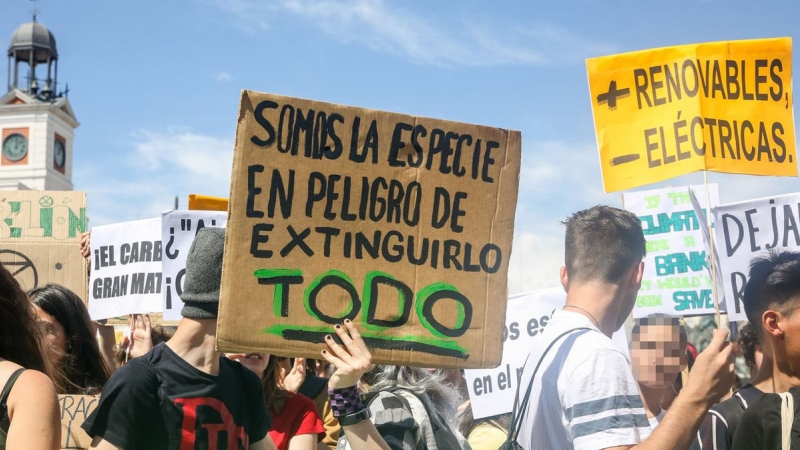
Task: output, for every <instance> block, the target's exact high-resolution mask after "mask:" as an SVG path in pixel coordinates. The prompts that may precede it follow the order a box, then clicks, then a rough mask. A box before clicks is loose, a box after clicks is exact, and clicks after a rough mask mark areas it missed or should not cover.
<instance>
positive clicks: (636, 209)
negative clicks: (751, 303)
mask: <svg viewBox="0 0 800 450" xmlns="http://www.w3.org/2000/svg"><path fill="white" fill-rule="evenodd" d="M691 189H692V190H693V191H694V192H695V195H696V197H697V199H698V201H699V202H700V206H701V207H703V208H706V207H707V205H706V199H707V198H710V202H711V206H716V205H718V204H719V188H718V186H717V185H716V184H709V185H708V191H709V195H708V196H706V192H705V189H704V187H703V186H691ZM623 201H624V204H625V209H627V210H628V211H631V212H633V213H635V214H636V215H637V216H639V219H640V220H641V221H642V230H643V231H644V237H645V239H646V240H647V256H646V257H645V260H644V261H645V264H644V276H643V277H642V287H641V289H640V290H639V295H638V297H637V298H636V306H635V307H634V309H633V317H635V318H640V317H645V316H648V315H650V314H654V313H662V314H667V315H670V316H696V315H701V314H714V312H715V308H714V297H713V291H712V280H711V273H710V272H709V267H708V246H707V245H706V242H705V240H704V239H703V229H704V227H706V222H705V220H703V219H702V218H700V219H698V217H697V214H696V213H695V210H694V207H693V206H692V200H691V197H690V195H689V187H680V188H666V189H655V190H650V191H641V192H632V193H629V194H624V195H623Z"/></svg>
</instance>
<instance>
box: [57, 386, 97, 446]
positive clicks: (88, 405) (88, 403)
mask: <svg viewBox="0 0 800 450" xmlns="http://www.w3.org/2000/svg"><path fill="white" fill-rule="evenodd" d="M99 401H100V397H96V396H93V395H59V396H58V403H59V407H60V408H59V409H60V410H61V449H62V450H66V449H88V448H89V445H91V443H92V438H91V437H89V435H88V434H86V432H85V431H83V429H82V428H81V424H83V421H84V420H86V418H87V417H89V415H90V414H91V413H92V411H94V410H95V409H96V408H97V405H98V403H99Z"/></svg>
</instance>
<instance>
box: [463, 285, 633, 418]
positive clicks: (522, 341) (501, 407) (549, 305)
mask: <svg viewBox="0 0 800 450" xmlns="http://www.w3.org/2000/svg"><path fill="white" fill-rule="evenodd" d="M566 300H567V295H566V293H565V292H564V290H563V289H562V288H551V289H543V290H540V291H534V292H528V293H525V294H519V295H513V296H511V297H510V298H509V299H508V310H507V312H506V326H505V329H504V330H503V331H502V334H503V342H504V343H503V360H502V362H501V363H500V366H499V367H497V368H496V369H476V370H465V371H464V378H465V379H466V381H467V391H468V393H469V399H470V402H471V403H472V414H473V415H474V417H475V419H481V418H484V417H489V416H495V415H498V414H505V413H510V412H511V410H512V408H513V407H514V396H515V395H516V393H517V388H518V385H519V377H520V376H521V375H522V369H523V366H524V365H525V360H526V358H527V357H528V353H530V351H531V348H532V345H534V344H532V340H533V339H534V338H535V337H536V336H539V335H540V334H541V333H542V332H544V329H545V328H546V327H547V323H548V322H549V321H550V319H551V318H552V317H553V313H554V312H555V311H556V310H559V309H561V308H562V307H563V306H564V304H565V303H566ZM612 340H613V341H614V343H615V344H616V345H617V347H618V348H619V349H620V350H622V351H623V352H624V353H625V354H626V355H628V354H629V351H628V340H627V337H626V336H625V329H624V328H621V329H620V330H619V331H617V332H616V333H614V335H613V336H612ZM536 362H537V361H533V362H530V361H529V362H528V364H536ZM522 388H523V391H522V393H520V395H521V396H522V395H524V394H525V391H524V389H525V388H527V386H522Z"/></svg>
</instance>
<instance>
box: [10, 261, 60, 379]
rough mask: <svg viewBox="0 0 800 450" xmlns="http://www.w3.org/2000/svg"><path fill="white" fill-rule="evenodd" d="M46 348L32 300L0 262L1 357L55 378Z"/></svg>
mask: <svg viewBox="0 0 800 450" xmlns="http://www.w3.org/2000/svg"><path fill="white" fill-rule="evenodd" d="M43 349H44V343H43V341H42V334H41V332H40V331H39V327H38V325H37V324H36V313H35V311H34V310H33V307H32V306H31V302H30V301H29V300H28V297H27V296H26V295H25V292H24V291H23V290H22V288H20V287H19V283H17V280H15V279H14V277H13V276H12V275H11V273H10V272H9V271H8V270H6V268H5V267H3V264H2V263H0V358H4V359H7V360H9V361H11V362H13V363H15V364H19V365H20V366H22V367H24V368H26V369H33V370H38V371H40V372H43V373H45V374H46V375H48V376H50V377H51V378H54V377H53V371H52V370H51V367H50V364H49V362H48V360H47V358H45V357H44V351H43ZM53 381H54V382H56V381H57V380H53Z"/></svg>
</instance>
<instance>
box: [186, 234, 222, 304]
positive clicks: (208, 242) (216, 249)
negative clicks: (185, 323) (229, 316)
mask: <svg viewBox="0 0 800 450" xmlns="http://www.w3.org/2000/svg"><path fill="white" fill-rule="evenodd" d="M224 247H225V229H223V228H202V229H201V230H200V231H198V232H197V235H196V236H195V237H194V242H192V248H190V249H189V255H188V256H187V257H186V279H185V280H184V285H183V295H181V300H183V309H182V310H181V315H182V316H183V317H186V318H189V319H216V318H217V310H218V309H219V286H220V281H221V280H222V253H223V252H222V250H223V248H224Z"/></svg>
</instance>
